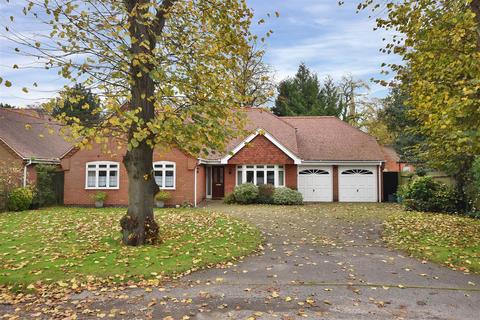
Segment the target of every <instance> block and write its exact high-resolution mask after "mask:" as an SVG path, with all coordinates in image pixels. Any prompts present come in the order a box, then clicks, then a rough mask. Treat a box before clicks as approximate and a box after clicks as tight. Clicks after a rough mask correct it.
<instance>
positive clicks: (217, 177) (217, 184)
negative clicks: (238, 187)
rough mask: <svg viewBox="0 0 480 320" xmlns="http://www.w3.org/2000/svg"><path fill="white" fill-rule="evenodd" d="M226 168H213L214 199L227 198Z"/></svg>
mask: <svg viewBox="0 0 480 320" xmlns="http://www.w3.org/2000/svg"><path fill="white" fill-rule="evenodd" d="M224 170H225V168H224V167H212V198H213V199H221V198H223V197H224V196H225V182H224V181H225V171H224Z"/></svg>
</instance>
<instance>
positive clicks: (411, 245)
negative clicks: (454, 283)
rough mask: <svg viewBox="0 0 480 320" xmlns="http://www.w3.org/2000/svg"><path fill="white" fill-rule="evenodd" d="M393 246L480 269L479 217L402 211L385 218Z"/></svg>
mask: <svg viewBox="0 0 480 320" xmlns="http://www.w3.org/2000/svg"><path fill="white" fill-rule="evenodd" d="M384 237H385V240H386V241H387V243H389V244H390V245H391V246H393V247H395V248H398V249H401V250H405V251H407V252H409V253H411V254H412V255H414V256H416V257H419V258H423V259H427V260H431V261H434V262H437V263H442V264H445V265H447V266H449V267H453V268H458V269H459V270H463V271H471V272H476V273H480V220H478V219H472V218H468V217H462V216H455V215H448V214H433V213H419V212H401V213H395V214H393V215H392V216H390V217H389V218H388V219H387V220H386V222H385V231H384Z"/></svg>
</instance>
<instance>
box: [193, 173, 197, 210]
mask: <svg viewBox="0 0 480 320" xmlns="http://www.w3.org/2000/svg"><path fill="white" fill-rule="evenodd" d="M197 168H198V163H196V164H195V168H193V181H194V182H193V207H194V208H196V207H197Z"/></svg>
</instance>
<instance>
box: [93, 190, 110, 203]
mask: <svg viewBox="0 0 480 320" xmlns="http://www.w3.org/2000/svg"><path fill="white" fill-rule="evenodd" d="M92 198H93V200H95V201H99V202H103V201H105V199H107V194H106V193H105V192H103V191H98V192H95V194H94V195H93V196H92Z"/></svg>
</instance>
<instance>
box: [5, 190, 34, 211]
mask: <svg viewBox="0 0 480 320" xmlns="http://www.w3.org/2000/svg"><path fill="white" fill-rule="evenodd" d="M32 200H33V192H32V189H30V188H16V189H14V190H13V191H12V192H10V194H9V195H8V198H7V208H8V210H11V211H24V210H27V209H28V208H30V206H31V205H32Z"/></svg>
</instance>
